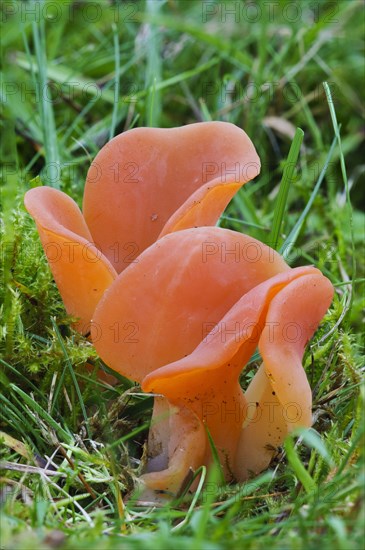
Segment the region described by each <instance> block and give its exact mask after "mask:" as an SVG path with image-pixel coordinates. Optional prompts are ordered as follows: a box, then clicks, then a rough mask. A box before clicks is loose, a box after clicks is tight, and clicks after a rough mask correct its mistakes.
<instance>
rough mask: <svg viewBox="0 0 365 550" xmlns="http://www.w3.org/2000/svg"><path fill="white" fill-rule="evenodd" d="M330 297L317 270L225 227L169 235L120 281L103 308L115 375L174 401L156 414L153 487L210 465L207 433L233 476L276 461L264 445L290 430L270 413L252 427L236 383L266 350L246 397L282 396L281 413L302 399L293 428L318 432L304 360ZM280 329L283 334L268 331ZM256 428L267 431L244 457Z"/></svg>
mask: <svg viewBox="0 0 365 550" xmlns="http://www.w3.org/2000/svg"><path fill="white" fill-rule="evenodd" d="M331 298H332V285H331V284H330V283H329V281H328V280H327V279H326V278H325V277H323V275H322V274H321V273H320V272H319V271H318V270H317V269H315V268H313V267H302V268H296V269H290V268H289V267H288V266H287V264H286V263H285V262H284V260H283V259H282V258H281V257H280V255H279V254H277V253H276V252H275V251H274V250H272V249H270V248H269V247H267V246H265V245H264V244H262V243H260V242H259V241H256V240H255V239H252V238H250V237H247V236H246V235H242V234H239V233H236V232H234V231H229V230H225V229H219V228H209V227H205V228H196V229H187V230H182V231H179V232H176V233H173V234H170V235H166V236H165V237H163V238H161V239H160V240H159V241H157V242H156V243H155V244H153V245H152V246H150V247H149V248H148V249H147V250H146V251H145V252H144V253H143V254H141V255H140V257H139V258H138V263H136V264H133V265H132V266H130V267H129V268H128V269H127V270H125V271H124V272H123V273H121V274H120V275H119V276H118V278H117V279H116V281H115V282H114V283H113V284H112V285H111V287H110V288H109V289H108V290H107V291H106V293H105V294H104V296H103V297H102V299H101V301H100V303H99V305H98V307H97V308H96V311H95V315H94V317H93V321H94V322H95V323H96V324H97V325H98V326H99V329H100V330H99V338H98V339H97V340H95V341H94V345H95V347H96V350H97V351H98V353H99V355H100V356H101V357H102V358H103V359H104V361H105V362H106V363H107V364H108V365H109V366H110V367H111V368H112V369H114V370H116V371H118V372H120V373H121V374H123V375H124V376H127V377H129V378H131V379H133V380H136V381H138V382H141V383H142V388H143V389H144V390H145V391H147V392H153V393H155V394H158V395H162V396H164V397H165V398H167V400H168V402H166V400H165V401H164V400H162V399H161V398H159V399H158V401H156V405H155V410H154V413H153V429H152V435H151V437H150V447H151V449H150V455H151V460H150V465H149V467H148V471H147V473H146V474H145V475H144V476H143V479H144V481H145V483H146V485H147V487H149V488H153V489H159V490H164V491H170V492H175V491H176V488H177V487H178V485H179V483H180V484H181V483H182V481H183V480H184V478H185V476H186V474H187V472H188V466H190V467H192V468H196V466H197V464H199V462H200V465H201V464H206V465H209V463H210V462H211V453H210V449H209V445H208V444H207V440H206V434H205V429H204V426H206V427H208V429H209V431H210V433H211V435H212V438H213V441H214V444H215V446H216V448H217V450H218V453H219V456H220V460H221V463H222V466H223V469H224V471H225V475H226V478H227V479H232V478H238V479H244V478H245V477H247V475H248V474H249V472H250V471H251V470H252V471H256V470H258V469H262V467H264V466H263V465H266V464H267V463H268V459H269V455H268V453H265V448H266V445H267V443H270V441H278V442H280V441H282V438H283V437H284V436H285V433H287V431H288V430H289V429H290V425H289V423H288V422H287V423H286V424H285V425H284V424H283V423H280V421H281V417H280V419H276V420H275V419H274V421H273V425H272V426H271V425H270V426H268V422H269V420H270V422H271V419H269V420H268V419H266V417H265V416H264V415H263V416H262V418H260V419H259V421H258V422H257V423H256V425H254V420H256V417H252V415H251V416H250V415H249V414H248V413H249V412H250V411H249V405H250V402H248V400H247V397H245V395H244V394H243V391H242V390H241V387H240V385H239V382H238V378H239V374H240V372H241V370H242V368H243V367H244V365H245V364H246V363H247V361H248V360H249V359H250V357H251V355H252V353H253V352H254V350H255V348H256V347H257V345H259V348H260V351H261V354H262V356H263V359H264V362H265V372H266V373H267V376H268V377H269V378H267V377H266V376H262V371H261V370H260V371H259V373H258V374H257V375H256V377H255V379H254V381H253V382H252V384H251V386H250V388H249V391H248V392H247V394H248V397H249V398H250V399H252V398H253V399H257V403H258V404H257V407H262V406H263V405H264V402H262V397H263V396H264V397H265V398H266V394H267V393H268V392H269V391H270V392H271V393H272V391H275V393H276V397H275V399H276V400H277V401H278V406H280V407H281V408H282V409H283V410H284V409H285V407H287V405H288V400H289V402H290V401H295V402H296V403H297V406H298V407H299V409H300V410H301V411H302V414H301V416H300V418H298V419H297V421H296V424H298V425H304V426H308V425H310V423H311V421H310V403H311V400H310V392H308V389H309V386H308V383H307V381H306V377H305V373H304V371H303V369H302V366H301V358H302V354H303V350H304V345H305V343H306V342H307V340H308V339H309V338H310V337H311V335H312V334H313V331H314V329H315V328H316V326H317V324H318V323H319V321H320V319H321V318H322V316H323V314H324V313H325V311H326V309H327V308H328V306H329V304H330V301H331ZM287 322H289V323H291V325H290V326H289V327H288V325H286V324H285V323H287ZM296 322H297V323H298V325H297V328H298V327H299V328H298V330H299V331H300V334H299V335H298V338H297V340H295V341H290V338H289V339H288V337H286V336H285V334H286V333H284V336H283V330H284V328H285V329H288V330H289V329H290V327H293V326H294V323H296ZM283 323H284V325H285V326H284V327H283V326H282V324H283ZM131 327H133V330H134V332H133V338H131V332H130V328H131ZM277 327H279V329H280V330H281V332H280V333H279V334H278V335H277V334H276V333H275V331H274V333H273V336H272V334H271V333H270V332H269V333H268V329H270V328H272V329H275V328H277ZM279 329H278V330H279ZM272 338H273V341H272V342H271V339H272ZM272 397H273V396H272ZM255 403H256V402H255ZM170 408H171V409H172V411H173V414H172V415H170V416H167V418H168V421H167V420H166V414H167V415H168V411H169V409H170ZM187 411H190V413H188V412H187ZM285 412H287V410H286V409H285ZM162 413H164V414H162ZM164 415H165V419H163V418H160V417H161V416H164ZM159 420H160V422H162V424H160V426H159ZM249 420H250V421H249ZM268 428H270V430H271V428H272V430H271V431H270V432H269V431H268ZM277 428H279V429H277ZM255 429H258V431H259V432H260V434H261V435H259V434H258V435H257V436H255V437H254V438H253V442H254V443H253V448H252V452H251V453H247V459H243V458H242V457H245V452H246V447H247V445H250V443H249V441H248V440H249V437H248V436H247V434H248V433H249V432H250V431H251V432H253V431H255ZM279 430H280V437H277V438H276V439H275V438H274V437H271V432H273V433H274V434H276V433H278V432H279ZM246 436H247V437H246ZM270 437H271V439H270ZM256 455H258V456H259V458H260V460H261V462H260V460H259V459H258V458H257V456H256ZM261 455H263V456H264V459H263V458H262V457H261ZM156 468H157V470H158V468H160V471H156ZM149 470H152V472H151V471H149Z"/></svg>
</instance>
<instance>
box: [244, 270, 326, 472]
mask: <svg viewBox="0 0 365 550" xmlns="http://www.w3.org/2000/svg"><path fill="white" fill-rule="evenodd" d="M332 297H333V286H332V284H331V283H330V281H329V280H328V279H327V278H326V277H324V276H323V275H322V274H320V273H319V272H317V273H313V274H309V275H307V276H305V277H300V278H299V279H296V280H294V281H293V282H291V283H290V284H289V285H288V286H286V287H285V288H284V289H283V290H282V291H281V292H279V293H278V294H277V295H276V296H275V298H273V300H272V301H271V303H270V306H269V310H268V313H267V316H266V324H265V328H264V330H263V332H262V335H261V338H260V342H259V350H260V353H261V356H262V358H263V360H264V363H263V365H262V366H261V367H260V369H259V370H258V372H257V374H256V375H255V377H254V378H253V380H252V382H251V384H250V385H249V387H248V389H247V391H246V394H245V396H246V399H247V404H248V415H247V418H246V421H245V425H244V428H243V430H242V433H241V438H240V442H239V446H238V450H237V455H236V463H235V474H236V477H237V478H238V479H240V480H243V479H247V477H248V476H249V475H250V474H252V473H254V474H257V473H258V472H260V471H262V470H263V469H264V468H266V467H267V466H268V464H269V462H270V460H271V457H272V455H273V452H275V448H276V447H278V446H279V445H281V444H282V442H283V441H284V439H285V436H286V435H287V434H288V433H289V432H290V431H291V430H293V429H294V428H295V427H297V426H302V427H309V426H310V425H311V423H312V415H311V407H312V394H311V389H310V386H309V383H308V380H307V377H306V375H305V371H304V369H303V367H302V357H303V353H304V348H305V346H306V344H307V343H308V341H309V340H310V338H311V337H312V336H313V334H314V332H315V330H316V328H317V326H318V325H319V323H320V321H321V319H322V317H323V315H324V314H325V312H326V311H327V309H328V307H329V306H330V304H331V301H332Z"/></svg>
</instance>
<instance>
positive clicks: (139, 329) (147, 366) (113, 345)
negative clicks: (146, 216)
mask: <svg viewBox="0 0 365 550" xmlns="http://www.w3.org/2000/svg"><path fill="white" fill-rule="evenodd" d="M287 270H289V267H288V266H287V264H286V263H285V262H284V260H283V259H282V258H281V256H280V255H279V254H278V253H276V252H275V251H274V250H272V249H271V248H269V247H268V246H266V245H264V244H263V243H261V242H259V241H257V240H256V239H253V238H251V237H248V236H247V235H242V234H240V233H237V232H235V231H231V230H228V229H220V228H217V227H202V228H196V229H185V230H183V231H178V232H176V233H171V234H169V235H166V236H165V237H163V238H161V239H160V240H158V241H157V242H156V243H154V244H153V245H151V246H150V247H149V248H148V249H147V250H145V251H144V252H143V253H142V254H141V255H140V256H139V257H138V258H137V260H136V262H135V263H134V264H132V265H131V266H130V267H129V268H128V269H126V270H125V271H123V272H122V273H120V274H119V276H118V277H117V279H116V280H115V281H114V283H113V284H112V285H111V286H110V287H109V289H108V290H107V291H106V292H105V294H104V296H103V298H102V299H101V301H100V303H99V305H98V307H97V308H96V311H95V314H94V316H93V322H94V323H95V326H96V327H97V329H98V330H97V332H98V334H97V337H96V338H95V339H94V345H95V348H96V350H97V352H98V353H99V355H100V356H101V357H102V359H103V360H104V361H105V362H106V363H107V364H108V365H109V366H110V367H111V368H112V369H114V370H116V371H118V372H120V373H121V374H123V375H124V376H126V377H128V378H130V379H132V380H136V381H138V382H142V380H143V379H144V378H145V376H146V375H147V374H149V373H151V372H152V371H154V370H155V369H157V368H159V367H162V366H164V365H167V364H169V363H171V362H173V361H176V360H178V359H181V358H182V357H184V356H185V355H188V354H190V353H191V352H192V351H193V350H194V349H195V347H196V346H197V345H198V344H199V343H200V342H201V341H202V340H203V339H204V338H205V337H206V336H207V335H208V334H209V332H210V331H211V329H212V327H214V326H215V325H216V323H217V322H219V321H220V320H221V319H222V317H223V316H224V315H225V313H226V312H227V311H228V310H229V309H230V308H231V307H232V306H233V305H234V304H235V303H236V301H237V300H239V299H240V298H241V297H242V295H244V294H246V293H247V292H248V291H249V290H251V289H252V288H254V287H255V286H256V285H258V284H260V283H261V282H263V281H265V280H266V279H269V278H271V277H272V276H273V275H275V274H277V273H280V272H285V271H287Z"/></svg>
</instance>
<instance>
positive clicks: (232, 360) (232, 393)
mask: <svg viewBox="0 0 365 550" xmlns="http://www.w3.org/2000/svg"><path fill="white" fill-rule="evenodd" d="M311 273H315V274H316V276H317V274H319V273H320V272H319V271H318V270H316V269H315V268H313V267H302V268H296V269H292V270H288V271H286V272H284V273H281V274H278V275H276V276H274V277H272V278H270V279H269V280H267V281H265V282H263V283H261V284H259V285H258V286H256V287H255V288H253V289H252V290H251V291H250V292H248V293H247V294H245V295H244V296H242V298H241V299H240V300H238V301H237V303H236V304H235V305H234V306H233V307H232V308H231V309H230V311H229V312H228V313H227V314H226V315H225V316H223V318H222V319H221V321H220V322H219V323H218V324H217V326H216V327H214V329H213V330H212V331H211V333H210V334H209V335H208V337H207V338H205V339H204V340H203V341H202V342H201V343H200V344H199V345H198V347H197V348H196V349H195V350H194V351H193V352H192V353H191V354H190V355H188V356H186V357H183V358H182V359H180V360H179V361H176V362H174V363H172V364H170V365H166V366H164V367H161V368H160V369H157V370H155V371H153V372H151V373H150V374H149V375H147V376H146V378H145V379H144V380H143V384H142V387H143V389H144V390H145V391H148V392H155V393H160V394H162V395H164V396H166V397H167V398H168V399H169V400H170V401H171V402H174V403H183V404H184V405H185V406H186V407H190V408H191V409H192V410H194V411H195V413H196V414H197V416H198V417H200V418H201V419H202V420H204V422H205V423H206V424H207V426H208V428H209V431H210V433H211V434H212V437H213V440H214V443H215V445H216V447H217V450H218V452H219V453H220V455H221V457H222V464H224V465H226V466H229V467H230V468H228V470H229V469H232V468H233V463H234V457H235V453H236V449H237V445H238V440H239V437H240V434H241V429H242V424H243V422H244V420H245V416H246V411H247V404H246V401H245V399H244V396H243V393H242V390H241V387H240V385H239V381H238V380H239V375H240V372H241V370H242V368H243V367H244V366H245V364H246V363H247V362H248V360H249V359H250V357H251V355H252V354H253V352H254V350H255V349H256V347H257V344H258V343H259V341H260V342H261V338H262V336H261V334H262V331H263V330H264V331H265V330H266V328H265V329H264V327H266V326H267V324H268V323H269V326H271V321H268V319H267V311H268V308H270V304H271V302H272V301H273V300H275V299H276V298H275V297H276V295H277V296H281V294H282V293H285V289H286V287H287V286H289V287H290V285H291V284H292V282H293V281H296V280H297V279H298V278H299V279H308V277H309V276H310V274H311ZM320 277H321V278H324V277H322V275H320ZM281 321H282V318H281ZM279 347H281V346H280V343H279ZM300 370H301V373H300V374H301V375H302V372H303V369H302V368H301V365H300ZM303 376H304V378H305V374H304V372H303ZM303 376H302V378H303Z"/></svg>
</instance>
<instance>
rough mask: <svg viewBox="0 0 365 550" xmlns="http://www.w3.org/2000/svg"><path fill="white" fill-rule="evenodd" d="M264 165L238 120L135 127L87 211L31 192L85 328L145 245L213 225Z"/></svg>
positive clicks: (111, 156)
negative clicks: (169, 127)
mask: <svg viewBox="0 0 365 550" xmlns="http://www.w3.org/2000/svg"><path fill="white" fill-rule="evenodd" d="M217 159H219V163H218V162H217ZM259 170H260V161H259V158H258V156H257V154H256V151H255V148H254V146H253V144H252V142H251V141H250V139H249V138H248V136H247V135H246V134H245V132H244V131H243V130H241V129H239V128H238V127H236V126H234V125H233V124H229V123H226V122H205V123H198V124H191V125H189V126H184V127H182V128H171V129H159V128H136V129H133V130H129V131H127V132H124V133H123V134H121V135H119V136H117V137H115V138H114V139H112V140H111V141H110V142H109V143H107V144H106V145H105V146H104V147H103V148H102V149H101V151H100V152H99V153H98V155H97V156H96V158H95V159H94V161H93V162H92V164H91V167H90V169H89V171H88V174H87V179H86V186H85V192H84V201H83V214H82V213H81V211H80V210H79V208H78V206H77V205H76V203H75V202H74V201H73V200H72V199H71V198H70V197H68V196H67V195H66V194H65V193H62V192H61V191H57V190H55V189H52V188H50V187H37V188H34V189H31V190H30V191H28V192H27V193H26V196H25V206H26V208H27V210H28V211H29V213H30V214H31V215H32V216H33V218H34V219H35V221H36V223H37V228H38V231H39V234H40V238H41V241H42V244H43V247H44V249H45V252H46V255H47V258H48V261H49V264H50V267H51V270H52V273H53V276H54V278H55V281H56V283H57V286H58V288H59V291H60V293H61V296H62V299H63V301H64V304H65V307H66V310H67V312H68V313H69V314H71V315H73V316H75V317H78V318H79V322H78V323H77V325H76V329H77V330H79V331H80V332H82V333H87V332H89V330H90V320H91V316H92V313H93V311H94V309H95V307H96V304H97V303H98V302H99V300H100V298H101V296H102V294H103V293H104V291H105V290H106V288H108V286H110V284H111V283H112V281H113V280H114V279H115V277H116V275H117V273H119V272H121V271H122V270H124V269H125V268H126V267H128V266H130V265H132V264H133V262H135V261H136V259H137V256H138V255H139V254H140V253H141V252H142V251H143V250H144V249H146V248H147V247H148V246H149V245H150V244H152V243H153V242H154V241H156V240H157V239H158V238H159V237H160V236H162V235H165V234H166V233H171V232H173V231H177V230H179V229H183V228H187V227H193V226H198V225H214V224H215V223H216V222H217V220H218V218H219V216H220V215H221V213H222V212H223V210H224V208H225V207H226V205H227V204H228V202H229V201H230V199H231V198H232V197H233V195H234V194H235V193H236V192H237V190H238V189H239V188H240V187H241V186H242V185H243V184H244V183H246V182H247V181H249V180H250V179H252V178H254V177H255V176H256V175H257V174H258V173H259Z"/></svg>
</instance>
